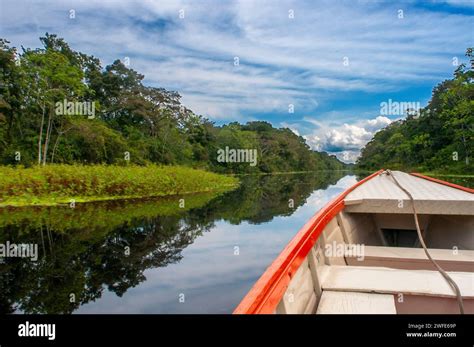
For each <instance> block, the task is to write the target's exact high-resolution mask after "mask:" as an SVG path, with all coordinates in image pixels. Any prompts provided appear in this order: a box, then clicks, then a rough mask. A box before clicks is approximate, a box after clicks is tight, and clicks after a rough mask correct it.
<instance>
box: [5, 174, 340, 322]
mask: <svg viewBox="0 0 474 347" xmlns="http://www.w3.org/2000/svg"><path fill="white" fill-rule="evenodd" d="M342 176H343V173H334V172H333V173H329V172H326V173H320V174H311V175H308V174H304V175H272V176H247V177H242V185H241V186H240V187H239V188H238V189H237V190H235V191H232V192H228V193H226V194H224V195H219V196H216V195H213V194H205V195H202V194H201V195H192V196H186V197H184V198H185V202H186V208H185V209H180V208H179V203H178V201H179V200H178V198H167V199H159V200H146V201H143V200H140V201H120V202H107V203H97V204H84V205H78V206H77V207H76V209H70V208H68V207H49V208H28V209H8V210H6V209H3V210H2V211H1V212H0V243H3V244H5V243H6V242H7V241H10V242H11V243H17V244H20V243H33V244H38V247H39V254H40V255H39V259H38V261H36V262H32V261H31V260H30V259H26V258H5V259H3V260H4V261H3V263H1V264H0V313H4V314H5V313H13V312H16V311H20V312H25V313H72V312H74V311H75V310H76V309H77V308H78V307H79V306H81V305H82V304H85V303H87V302H90V301H94V300H96V299H99V298H100V297H101V295H102V293H103V291H104V290H105V288H107V290H109V291H112V292H114V293H115V294H116V295H118V296H122V295H123V294H124V293H125V292H126V291H127V290H128V289H129V288H132V287H135V286H137V285H138V284H139V283H141V282H142V281H145V280H146V278H145V275H144V271H145V270H146V269H149V268H156V267H164V266H167V265H169V264H173V263H177V262H179V261H180V260H181V259H182V254H181V252H182V250H183V249H185V248H186V247H187V246H188V245H190V244H191V243H193V242H194V240H195V239H196V238H197V237H198V236H199V235H202V234H203V233H204V232H207V231H209V230H210V229H212V228H213V226H214V222H215V221H218V220H225V221H228V222H229V223H232V224H239V223H241V222H242V221H247V222H250V223H254V224H259V223H264V222H268V221H270V220H271V219H272V218H274V217H275V216H282V215H284V216H289V215H291V214H292V213H293V212H294V210H295V209H296V208H297V207H298V206H301V205H303V204H304V203H305V201H306V199H307V198H308V197H309V195H310V194H311V193H312V192H313V191H314V190H316V189H325V188H327V186H328V185H329V184H334V183H336V182H337V180H338V179H340V178H341V177H342ZM290 199H292V200H293V201H294V207H291V206H290V204H289V200H290Z"/></svg>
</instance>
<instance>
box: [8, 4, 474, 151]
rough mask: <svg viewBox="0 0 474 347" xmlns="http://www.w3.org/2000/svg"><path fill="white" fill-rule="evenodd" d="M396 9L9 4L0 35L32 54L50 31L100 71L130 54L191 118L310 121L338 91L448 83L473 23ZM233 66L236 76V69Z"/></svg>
mask: <svg viewBox="0 0 474 347" xmlns="http://www.w3.org/2000/svg"><path fill="white" fill-rule="evenodd" d="M448 2H449V3H453V4H461V5H463V6H464V4H463V3H462V1H459V0H450V1H448ZM397 6H398V5H397ZM397 6H395V5H393V6H392V5H390V4H388V3H384V4H383V6H380V4H378V3H377V2H357V3H356V4H353V5H351V6H348V5H347V3H345V2H338V1H336V2H331V1H322V2H316V3H315V2H313V1H307V2H304V1H303V2H298V3H294V2H291V1H278V2H274V1H258V2H256V1H247V0H242V1H235V2H221V1H216V0H208V1H199V2H188V1H174V0H173V1H171V0H160V1H151V0H147V1H125V0H106V1H103V0H102V1H86V0H76V1H74V0H66V1H61V2H57V1H53V0H46V1H41V2H39V1H37V2H31V1H26V0H15V1H9V2H8V3H5V2H3V3H2V11H1V14H0V23H1V24H0V29H1V32H2V34H1V36H2V37H6V38H8V39H10V40H12V41H13V43H14V44H15V45H16V46H20V45H24V46H26V47H32V46H38V45H39V41H38V39H37V38H38V36H40V35H43V34H44V32H45V31H49V32H51V33H57V34H59V35H60V36H62V37H64V38H65V39H66V40H67V41H68V42H69V43H70V44H71V45H72V46H73V47H74V48H75V49H77V50H80V51H83V52H87V53H89V54H94V55H96V56H98V57H99V58H101V59H102V61H103V62H104V64H109V63H111V62H112V61H113V60H114V59H116V58H123V57H125V56H129V57H130V58H131V62H132V67H134V68H136V69H137V70H139V71H140V72H142V73H144V74H145V75H146V81H147V82H148V83H150V84H152V85H157V86H161V87H165V88H168V89H175V90H178V91H179V92H180V93H181V94H183V100H189V102H191V105H190V106H192V108H193V109H194V110H195V111H196V112H197V113H201V114H205V115H208V116H211V117H212V118H214V119H227V120H231V119H240V118H243V117H246V116H247V115H248V114H249V113H251V114H255V113H258V112H265V113H270V112H276V113H283V112H285V109H286V108H287V106H288V104H289V103H292V104H294V105H295V107H296V109H297V110H298V111H301V110H303V111H304V110H308V111H311V110H314V108H315V105H314V102H312V100H318V101H321V102H322V103H324V102H326V103H328V102H330V101H331V100H334V99H337V98H338V97H340V95H342V93H344V92H349V91H352V92H354V91H355V92H365V93H373V92H381V91H393V90H398V89H402V88H404V87H405V86H406V85H407V84H410V85H417V84H420V83H424V82H427V81H429V82H430V84H432V82H435V81H439V80H441V79H443V78H445V77H446V75H447V74H450V73H451V71H452V70H453V66H452V65H451V61H452V60H451V59H452V57H453V56H455V55H456V56H458V57H459V58H460V59H461V58H462V55H463V50H464V49H465V48H466V47H467V45H468V44H469V43H470V42H471V41H472V16H468V15H460V14H449V13H439V12H430V11H428V10H423V9H421V8H416V7H412V6H410V3H407V4H405V6H403V7H404V8H405V12H404V18H403V19H398V17H397V10H398V7H397ZM70 9H74V10H75V11H76V18H75V19H70V18H69V11H70ZM289 9H292V10H294V13H295V18H294V19H290V18H288V10H289ZM180 10H184V18H182V19H180V18H179V14H180V13H179V11H180ZM236 56H237V57H239V59H240V66H239V67H235V66H233V59H234V57H236ZM344 57H348V58H349V65H348V66H344V65H343V58H344ZM334 105H337V104H334ZM364 129H365V128H364ZM337 131H341V130H337ZM351 133H354V134H352V135H351ZM351 136H352V137H353V138H354V139H355V138H359V137H360V135H357V130H356V129H350V130H348V129H346V130H344V135H343V134H334V138H337V139H340V140H339V141H342V142H344V141H345V140H344V139H347V138H348V141H349V142H351V140H350V139H351V138H352V137H351Z"/></svg>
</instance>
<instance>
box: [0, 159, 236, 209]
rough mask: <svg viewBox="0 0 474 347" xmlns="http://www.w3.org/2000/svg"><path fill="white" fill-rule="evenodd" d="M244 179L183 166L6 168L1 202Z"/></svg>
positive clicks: (219, 185)
mask: <svg viewBox="0 0 474 347" xmlns="http://www.w3.org/2000/svg"><path fill="white" fill-rule="evenodd" d="M237 185H238V179H237V178H235V177H229V176H223V175H218V174H215V173H211V172H206V171H202V170H194V169H191V168H187V167H181V166H156V165H149V166H107V165H90V166H83V165H48V166H46V167H32V168H21V167H15V168H13V167H0V207H3V206H27V205H44V206H52V205H57V204H62V203H70V202H71V201H72V200H74V201H75V202H88V201H100V200H114V199H129V198H144V197H157V196H168V195H182V194H190V193H200V192H214V191H225V190H230V189H232V188H235V187H236V186H237Z"/></svg>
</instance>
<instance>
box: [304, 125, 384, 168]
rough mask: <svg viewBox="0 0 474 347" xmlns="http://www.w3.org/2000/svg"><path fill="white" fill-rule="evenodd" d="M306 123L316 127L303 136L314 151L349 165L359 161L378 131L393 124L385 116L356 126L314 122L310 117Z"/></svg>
mask: <svg viewBox="0 0 474 347" xmlns="http://www.w3.org/2000/svg"><path fill="white" fill-rule="evenodd" d="M305 121H307V122H310V123H312V124H313V125H315V126H316V128H315V129H314V130H313V131H312V132H311V133H309V134H307V135H305V136H303V137H304V138H305V139H306V142H307V143H308V145H309V146H310V147H311V148H312V149H314V150H317V151H321V150H322V151H326V152H329V153H331V154H335V155H336V156H337V157H338V158H339V159H340V160H343V161H345V162H348V163H350V162H354V161H355V160H356V159H357V157H358V156H359V155H360V150H361V149H362V147H364V146H365V145H366V144H367V142H369V141H370V139H372V137H373V136H374V134H375V133H376V132H377V131H379V130H380V129H382V128H384V127H385V126H387V125H389V124H390V123H391V122H392V121H391V120H390V119H388V118H387V117H383V116H378V117H376V118H373V119H364V120H359V121H356V122H355V123H354V124H348V123H343V124H340V125H334V124H329V122H327V121H325V122H324V121H317V120H313V119H311V118H309V117H306V118H305Z"/></svg>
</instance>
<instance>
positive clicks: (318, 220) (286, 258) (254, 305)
mask: <svg viewBox="0 0 474 347" xmlns="http://www.w3.org/2000/svg"><path fill="white" fill-rule="evenodd" d="M384 171H385V170H384V169H380V170H379V171H376V172H374V173H373V174H371V175H369V176H367V177H365V178H364V179H362V180H360V181H359V182H357V183H356V184H354V185H353V186H351V187H349V188H348V189H346V190H345V191H344V192H342V193H341V194H339V195H338V196H337V197H336V198H334V199H333V200H331V201H330V202H329V203H327V204H326V205H325V206H324V207H323V208H321V209H320V210H319V211H318V212H316V214H314V215H313V217H311V219H310V220H309V221H308V222H306V224H305V225H304V226H303V227H302V228H301V229H300V230H299V231H298V232H297V233H296V235H295V236H294V237H293V238H292V239H291V241H290V242H289V243H288V244H287V245H286V246H285V248H284V249H283V250H282V251H281V253H280V254H279V255H278V257H277V258H276V259H275V260H274V261H273V262H272V264H271V265H270V266H269V267H268V268H267V269H266V270H265V272H264V273H263V274H262V275H261V276H260V278H259V279H258V280H257V282H256V283H255V284H254V285H253V287H252V288H251V289H250V291H249V292H248V293H247V294H246V295H245V297H244V298H243V299H242V301H241V302H240V303H239V305H238V306H237V308H236V309H235V310H234V312H233V313H234V314H271V313H274V312H275V310H276V307H277V306H278V304H279V302H280V301H281V298H282V296H283V295H284V293H285V291H286V290H287V288H288V285H289V283H290V281H291V279H292V278H293V276H294V274H295V273H296V271H297V270H298V269H299V267H300V265H301V264H302V263H303V261H304V260H305V259H306V257H307V255H308V254H309V252H310V250H311V248H312V247H313V246H314V245H315V243H316V241H317V240H318V239H319V236H320V234H321V233H322V231H323V229H324V228H325V227H326V225H327V224H328V223H329V222H330V221H331V220H332V218H334V217H335V216H336V215H337V214H338V213H339V212H341V211H342V210H343V209H344V207H345V204H344V198H345V197H346V196H347V195H348V194H349V193H350V192H352V191H353V190H354V189H356V188H357V187H359V186H360V185H362V184H364V183H365V182H367V181H368V180H370V179H372V178H374V177H376V176H378V175H380V174H381V173H383V172H384ZM410 175H413V176H415V177H420V178H423V179H427V180H430V181H433V182H435V183H439V184H443V185H446V186H450V187H452V188H456V189H461V190H463V191H467V192H470V193H474V190H472V189H470V188H467V187H462V186H459V185H456V184H454V183H449V182H446V181H443V180H439V179H436V178H432V177H428V176H424V175H422V174H419V173H410Z"/></svg>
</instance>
